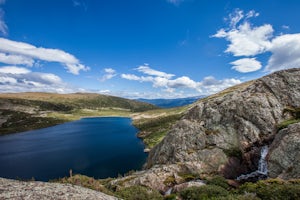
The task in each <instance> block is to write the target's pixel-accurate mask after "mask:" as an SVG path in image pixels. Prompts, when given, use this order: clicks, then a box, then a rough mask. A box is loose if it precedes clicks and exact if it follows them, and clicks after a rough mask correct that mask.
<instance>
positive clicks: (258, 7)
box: [0, 0, 300, 98]
mask: <svg viewBox="0 0 300 200" xmlns="http://www.w3.org/2000/svg"><path fill="white" fill-rule="evenodd" d="M0 8H1V9H0V92H26V91H40V92H59V93H71V92H97V93H103V94H110V95H116V96H122V97H127V98H139V97H143V98H177V97H187V96H197V95H208V94H212V93H215V92H218V91H220V90H222V89H224V88H226V87H229V86H232V85H235V84H238V83H241V82H244V81H247V80H251V79H255V78H259V77H261V76H264V75H266V74H269V73H271V72H273V71H277V70H280V69H286V68H292V67H300V34H299V33H300V21H299V19H300V12H299V10H300V1H297V0H231V1H230V0H229V1H225V0H43V1H40V0H26V1H25V0H6V1H4V0H0Z"/></svg>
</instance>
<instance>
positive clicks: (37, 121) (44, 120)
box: [0, 110, 68, 135]
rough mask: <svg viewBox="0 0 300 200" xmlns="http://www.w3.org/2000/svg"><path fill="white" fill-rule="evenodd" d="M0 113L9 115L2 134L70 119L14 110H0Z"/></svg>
mask: <svg viewBox="0 0 300 200" xmlns="http://www.w3.org/2000/svg"><path fill="white" fill-rule="evenodd" d="M0 114H1V116H6V117H7V121H6V122H5V123H3V124H2V126H1V129H0V135H4V134H9V133H16V132H22V131H28V130H34V129H40V128H45V127H49V126H54V125H57V124H61V123H64V122H67V121H68V120H64V119H61V118H53V117H38V116H35V115H32V114H29V113H25V112H20V111H13V110H0Z"/></svg>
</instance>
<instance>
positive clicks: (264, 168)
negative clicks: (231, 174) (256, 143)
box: [236, 146, 269, 181]
mask: <svg viewBox="0 0 300 200" xmlns="http://www.w3.org/2000/svg"><path fill="white" fill-rule="evenodd" d="M268 152H269V148H268V146H263V147H262V148H261V151H260V159H259V162H258V169H257V170H256V171H254V172H251V173H250V174H242V175H240V176H239V177H237V178H236V180H238V181H241V180H247V179H250V178H255V177H257V178H258V179H259V178H260V177H262V176H267V175H268V164H267V161H266V157H267V155H268Z"/></svg>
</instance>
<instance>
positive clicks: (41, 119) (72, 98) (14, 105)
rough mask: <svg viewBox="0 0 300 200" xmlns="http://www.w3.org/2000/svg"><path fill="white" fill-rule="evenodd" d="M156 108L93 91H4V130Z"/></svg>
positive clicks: (0, 123) (0, 101)
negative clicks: (64, 92) (72, 92)
mask: <svg viewBox="0 0 300 200" xmlns="http://www.w3.org/2000/svg"><path fill="white" fill-rule="evenodd" d="M155 108H157V107H156V106H153V105H151V104H148V103H142V102H138V101H134V100H129V99H124V98H120V97H113V96H106V95H100V94H91V93H76V94H52V93H13V94H0V127H1V128H0V134H8V133H15V132H20V131H26V130H32V129H37V128H43V127H48V126H51V125H56V124H59V123H63V122H66V121H71V120H76V119H80V118H81V117H85V116H130V114H132V113H135V112H142V111H147V110H152V109H155Z"/></svg>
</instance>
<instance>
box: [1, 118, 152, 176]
mask: <svg viewBox="0 0 300 200" xmlns="http://www.w3.org/2000/svg"><path fill="white" fill-rule="evenodd" d="M137 131H138V130H137V129H136V128H135V127H134V126H132V125H131V119H129V118H121V117H104V118H85V119H81V120H79V121H75V122H70V123H65V124H61V125H58V126H54V127H49V128H45V129H40V130H35V131H27V132H23V133H18V134H12V135H6V136H1V137H0V177H6V178H21V179H30V178H32V177H34V178H35V179H36V180H44V181H47V180H49V179H55V178H59V177H64V176H68V175H69V170H70V169H72V170H73V174H75V173H80V174H84V175H87V176H92V177H95V178H106V177H115V176H117V175H118V174H123V173H126V172H128V171H129V170H132V169H140V168H141V167H142V165H143V163H144V162H145V160H146V156H147V155H146V154H145V153H144V152H143V144H142V142H141V140H139V139H138V138H137V137H136V133H137Z"/></svg>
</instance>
